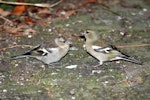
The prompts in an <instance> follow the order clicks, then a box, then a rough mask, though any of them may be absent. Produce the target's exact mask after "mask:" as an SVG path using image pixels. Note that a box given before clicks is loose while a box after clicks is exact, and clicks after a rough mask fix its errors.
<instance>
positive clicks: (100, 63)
mask: <svg viewBox="0 0 150 100" xmlns="http://www.w3.org/2000/svg"><path fill="white" fill-rule="evenodd" d="M102 64H103V62H102V61H100V62H99V64H97V65H95V66H93V67H94V68H95V67H98V66H101V65H102Z"/></svg>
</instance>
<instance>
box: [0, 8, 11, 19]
mask: <svg viewBox="0 0 150 100" xmlns="http://www.w3.org/2000/svg"><path fill="white" fill-rule="evenodd" d="M0 15H1V16H3V17H5V16H8V15H10V12H9V11H4V10H3V9H1V8H0Z"/></svg>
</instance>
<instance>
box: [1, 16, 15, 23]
mask: <svg viewBox="0 0 150 100" xmlns="http://www.w3.org/2000/svg"><path fill="white" fill-rule="evenodd" d="M0 18H1V19H3V20H5V21H7V22H10V23H12V21H10V20H9V19H7V18H5V17H3V16H0Z"/></svg>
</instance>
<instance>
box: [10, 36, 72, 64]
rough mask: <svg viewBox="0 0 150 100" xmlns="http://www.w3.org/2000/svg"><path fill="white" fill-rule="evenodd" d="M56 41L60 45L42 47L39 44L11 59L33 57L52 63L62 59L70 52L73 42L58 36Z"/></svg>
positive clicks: (45, 62)
mask: <svg viewBox="0 0 150 100" xmlns="http://www.w3.org/2000/svg"><path fill="white" fill-rule="evenodd" d="M55 43H56V45H57V46H58V47H56V48H42V47H41V45H38V46H36V47H34V48H33V49H31V50H29V51H27V52H26V53H24V54H21V55H17V56H12V57H11V59H13V60H14V59H19V58H25V57H31V58H35V59H37V60H40V61H42V62H43V63H44V64H47V65H50V64H51V63H54V62H57V61H59V60H61V58H63V57H64V56H65V55H66V54H67V53H68V51H69V48H70V44H71V42H70V41H66V40H65V39H64V38H63V37H59V38H56V39H55Z"/></svg>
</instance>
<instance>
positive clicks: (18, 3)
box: [0, 0, 62, 8]
mask: <svg viewBox="0 0 150 100" xmlns="http://www.w3.org/2000/svg"><path fill="white" fill-rule="evenodd" d="M61 2H62V0H60V1H58V2H56V3H54V4H51V5H50V4H46V3H40V4H39V3H37V4H32V3H21V2H7V1H2V0H0V3H4V4H11V5H25V6H36V7H43V8H52V7H54V6H56V5H58V4H59V3H61Z"/></svg>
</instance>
